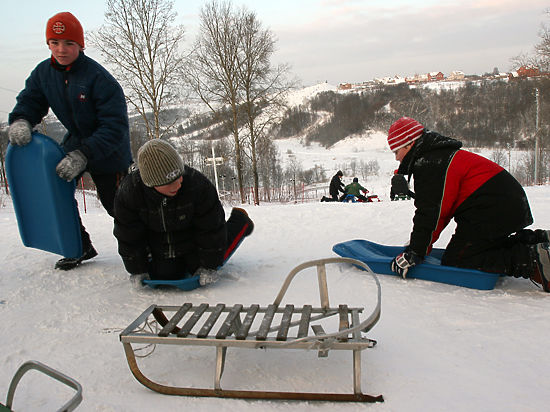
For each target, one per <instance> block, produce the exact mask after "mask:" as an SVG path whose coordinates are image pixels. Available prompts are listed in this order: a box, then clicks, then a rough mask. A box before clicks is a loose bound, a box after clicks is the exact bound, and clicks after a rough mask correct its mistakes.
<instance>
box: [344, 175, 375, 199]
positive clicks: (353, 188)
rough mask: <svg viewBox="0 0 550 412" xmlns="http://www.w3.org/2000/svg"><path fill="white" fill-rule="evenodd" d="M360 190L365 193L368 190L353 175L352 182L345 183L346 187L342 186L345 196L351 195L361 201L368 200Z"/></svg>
mask: <svg viewBox="0 0 550 412" xmlns="http://www.w3.org/2000/svg"><path fill="white" fill-rule="evenodd" d="M361 192H363V193H365V194H366V193H368V192H369V191H368V190H367V189H366V188H364V187H363V186H361V184H360V183H359V179H358V178H357V177H354V178H353V182H352V183H350V184H349V185H346V187H345V188H344V193H345V196H347V195H352V196H355V197H356V198H357V199H359V200H361V201H363V202H368V199H367V198H366V197H365V196H364V195H362V194H361Z"/></svg>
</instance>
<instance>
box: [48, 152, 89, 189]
mask: <svg viewBox="0 0 550 412" xmlns="http://www.w3.org/2000/svg"><path fill="white" fill-rule="evenodd" d="M87 164H88V159H86V156H84V153H82V152H81V151H80V150H73V151H72V152H69V153H67V155H66V156H65V157H64V158H63V159H61V161H60V162H59V163H58V164H57V167H56V168H55V171H56V172H57V175H58V176H59V177H60V178H61V179H64V180H66V181H67V182H70V181H71V180H73V179H74V178H75V177H77V176H78V175H79V174H80V173H82V172H83V171H84V169H86V165H87Z"/></svg>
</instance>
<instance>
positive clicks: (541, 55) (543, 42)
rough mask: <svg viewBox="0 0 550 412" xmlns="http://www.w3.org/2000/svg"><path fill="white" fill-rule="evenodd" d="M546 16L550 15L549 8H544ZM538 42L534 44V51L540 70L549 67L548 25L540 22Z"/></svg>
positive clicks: (549, 43)
mask: <svg viewBox="0 0 550 412" xmlns="http://www.w3.org/2000/svg"><path fill="white" fill-rule="evenodd" d="M545 13H546V16H547V17H550V9H546V11H545ZM539 37H540V42H539V43H538V44H536V45H535V53H536V55H537V57H538V59H539V62H540V65H539V67H540V68H541V70H544V71H548V70H549V69H550V26H548V25H546V24H544V23H542V24H541V28H540V31H539Z"/></svg>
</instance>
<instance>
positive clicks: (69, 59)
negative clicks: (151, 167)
mask: <svg viewBox="0 0 550 412" xmlns="http://www.w3.org/2000/svg"><path fill="white" fill-rule="evenodd" d="M46 43H47V45H48V48H49V49H50V51H51V57H49V58H48V59H46V60H44V61H42V62H41V63H39V64H38V66H36V68H35V69H34V70H33V71H32V73H31V74H30V76H29V78H28V79H27V80H26V82H25V88H24V89H23V90H22V91H21V92H20V93H19V95H18V96H17V103H16V105H15V107H14V108H13V110H12V112H11V113H10V115H9V119H8V122H9V124H10V126H9V129H8V138H9V141H10V143H11V144H12V145H19V146H24V145H26V144H28V143H29V142H30V141H31V139H32V136H31V132H32V128H33V127H34V126H36V125H37V124H39V123H40V121H41V120H42V118H43V117H44V116H45V115H46V114H47V113H48V110H50V109H51V110H52V111H53V112H54V114H55V115H56V116H57V118H58V120H59V121H60V122H61V123H62V124H63V126H65V128H66V129H67V133H66V135H65V137H64V138H63V141H62V143H61V145H62V147H63V149H64V150H65V153H66V156H65V157H64V158H63V159H62V160H61V161H60V162H59V163H58V164H57V166H56V169H55V170H56V173H57V174H58V175H59V177H61V178H62V179H65V180H67V181H71V180H73V179H78V178H80V176H82V174H83V173H84V172H86V171H87V172H89V173H90V175H91V177H92V180H93V181H94V183H95V186H96V189H97V194H98V196H99V199H100V201H101V203H102V205H103V207H105V210H107V212H108V213H109V214H110V215H111V216H112V214H113V202H114V196H115V191H116V188H117V186H118V183H119V181H120V180H121V179H122V177H124V176H125V175H126V173H127V170H128V166H129V165H130V164H131V163H132V155H131V152H130V139H129V128H128V114H127V109H126V99H125V97H124V93H123V91H122V88H121V87H120V85H119V84H118V82H117V81H116V80H115V79H114V77H113V76H111V74H110V73H109V72H108V71H107V70H105V68H103V67H102V66H101V65H100V64H99V63H97V62H96V61H94V60H92V59H90V58H89V57H87V56H86V55H85V54H84V31H83V30H82V25H81V24H80V22H79V21H78V19H77V18H76V17H75V16H73V15H72V14H71V13H69V12H62V13H57V14H56V15H54V16H52V17H51V18H50V19H49V20H48V22H47V24H46ZM80 232H81V238H82V250H83V254H82V256H80V257H79V258H74V259H73V258H64V259H61V260H59V261H58V262H57V263H56V266H55V267H56V268H57V269H62V270H69V269H73V268H74V267H76V266H78V265H79V264H80V263H82V261H84V260H88V259H91V258H93V257H94V256H96V255H97V252H96V250H95V249H94V247H93V246H92V242H91V240H90V236H89V235H88V233H87V232H86V229H85V228H84V226H83V225H82V222H81V223H80Z"/></svg>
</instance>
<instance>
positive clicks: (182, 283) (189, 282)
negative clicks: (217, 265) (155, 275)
mask: <svg viewBox="0 0 550 412" xmlns="http://www.w3.org/2000/svg"><path fill="white" fill-rule="evenodd" d="M142 283H143V284H144V285H147V286H149V287H151V288H153V289H155V288H158V287H159V286H161V287H162V286H168V287H174V288H178V289H181V290H193V289H196V288H198V287H199V286H200V283H199V276H192V277H190V278H185V279H178V280H160V279H154V280H153V279H143V281H142Z"/></svg>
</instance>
